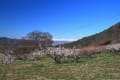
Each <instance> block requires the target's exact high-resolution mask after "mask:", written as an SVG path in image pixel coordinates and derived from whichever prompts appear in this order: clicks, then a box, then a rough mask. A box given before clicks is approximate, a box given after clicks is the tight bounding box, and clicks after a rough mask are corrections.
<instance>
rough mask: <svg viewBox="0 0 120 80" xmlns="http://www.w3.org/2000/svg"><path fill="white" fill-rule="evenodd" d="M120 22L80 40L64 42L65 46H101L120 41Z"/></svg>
mask: <svg viewBox="0 0 120 80" xmlns="http://www.w3.org/2000/svg"><path fill="white" fill-rule="evenodd" d="M119 34H120V22H119V23H117V24H115V25H112V26H111V27H110V28H109V29H107V30H104V31H102V32H100V33H97V34H94V35H92V36H88V37H84V38H82V39H80V40H77V41H74V42H72V43H68V44H64V45H62V46H64V47H73V46H76V47H86V46H91V45H95V46H99V45H108V44H113V43H120V35H119Z"/></svg>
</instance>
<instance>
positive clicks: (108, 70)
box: [0, 53, 120, 80]
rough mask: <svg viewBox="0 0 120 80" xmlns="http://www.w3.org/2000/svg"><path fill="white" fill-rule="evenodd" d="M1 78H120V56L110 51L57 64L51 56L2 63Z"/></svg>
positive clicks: (37, 79) (94, 79)
mask: <svg viewBox="0 0 120 80" xmlns="http://www.w3.org/2000/svg"><path fill="white" fill-rule="evenodd" d="M0 80H120V56H119V55H113V54H110V53H101V54H96V55H94V56H93V57H92V58H85V57H84V58H81V59H80V61H79V63H75V62H71V63H62V64H55V63H54V61H53V60H52V59H51V58H48V57H43V58H41V59H39V60H35V61H22V60H18V61H16V62H15V63H12V64H9V65H0Z"/></svg>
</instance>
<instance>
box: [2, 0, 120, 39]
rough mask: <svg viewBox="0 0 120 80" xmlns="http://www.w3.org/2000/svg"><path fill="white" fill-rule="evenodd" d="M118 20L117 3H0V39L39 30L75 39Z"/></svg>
mask: <svg viewBox="0 0 120 80" xmlns="http://www.w3.org/2000/svg"><path fill="white" fill-rule="evenodd" d="M119 21H120V0H0V37H2V36H6V37H11V38H22V37H24V36H26V34H27V33H29V32H31V31H34V30H39V31H42V32H49V33H51V34H52V35H53V38H54V39H56V40H59V39H61V40H63V39H65V40H76V39H80V38H82V37H85V36H89V35H92V34H95V33H98V32H101V31H103V30H105V29H107V28H109V27H110V26H111V25H113V24H115V23H117V22H119Z"/></svg>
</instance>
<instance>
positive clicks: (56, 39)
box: [53, 38, 77, 41]
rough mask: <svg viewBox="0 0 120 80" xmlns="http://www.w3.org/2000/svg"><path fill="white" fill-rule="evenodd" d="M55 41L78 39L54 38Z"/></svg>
mask: <svg viewBox="0 0 120 80" xmlns="http://www.w3.org/2000/svg"><path fill="white" fill-rule="evenodd" d="M53 40H54V41H76V40H77V39H68V38H54V39H53Z"/></svg>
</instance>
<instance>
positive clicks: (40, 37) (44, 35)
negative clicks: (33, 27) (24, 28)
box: [25, 31, 52, 49]
mask: <svg viewBox="0 0 120 80" xmlns="http://www.w3.org/2000/svg"><path fill="white" fill-rule="evenodd" d="M25 39H27V40H32V41H34V42H35V43H36V44H37V46H38V47H39V49H40V48H43V47H47V46H49V45H51V44H52V35H51V34H50V33H48V32H40V31H32V32H30V33H28V34H27V36H26V37H25Z"/></svg>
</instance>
